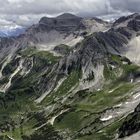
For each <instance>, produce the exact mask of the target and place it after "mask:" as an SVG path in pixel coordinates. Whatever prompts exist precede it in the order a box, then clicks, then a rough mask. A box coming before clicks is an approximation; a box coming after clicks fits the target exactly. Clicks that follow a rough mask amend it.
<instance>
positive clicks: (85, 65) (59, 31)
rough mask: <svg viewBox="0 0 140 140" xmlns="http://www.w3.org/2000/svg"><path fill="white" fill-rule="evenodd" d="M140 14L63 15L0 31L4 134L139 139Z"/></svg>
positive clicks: (20, 138) (33, 139) (5, 139)
mask: <svg viewBox="0 0 140 140" xmlns="http://www.w3.org/2000/svg"><path fill="white" fill-rule="evenodd" d="M139 47H140V14H139V13H135V14H132V15H129V16H126V17H121V18H119V19H117V20H116V21H115V22H114V23H110V22H106V21H103V20H102V19H98V18H95V17H93V18H82V17H78V16H75V15H73V14H70V13H64V14H62V15H59V16H57V17H54V18H48V17H42V18H41V19H40V21H39V22H38V23H37V24H35V25H32V26H31V27H29V28H27V29H26V30H25V31H24V33H22V34H20V35H17V36H10V37H9V36H8V37H7V36H4V37H2V36H1V37H0V139H1V140H131V139H135V140H139V139H140V136H139V134H140V87H139V85H140V48H139Z"/></svg>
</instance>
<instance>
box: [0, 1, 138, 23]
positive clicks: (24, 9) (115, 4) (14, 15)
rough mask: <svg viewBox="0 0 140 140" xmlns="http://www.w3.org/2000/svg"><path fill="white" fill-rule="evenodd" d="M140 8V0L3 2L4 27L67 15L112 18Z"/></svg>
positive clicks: (0, 13) (0, 17) (0, 8)
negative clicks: (67, 13)
mask: <svg viewBox="0 0 140 140" xmlns="http://www.w3.org/2000/svg"><path fill="white" fill-rule="evenodd" d="M139 5H140V0H0V25H1V26H3V25H4V24H5V26H8V25H9V24H11V25H13V26H14V25H15V26H16V25H19V26H29V25H31V24H33V23H36V22H37V21H38V20H39V18H41V17H42V16H56V15H59V14H61V13H64V12H70V13H73V14H76V15H79V16H89V17H92V16H98V17H103V18H104V19H111V18H112V17H113V18H117V17H119V16H121V15H127V14H129V13H133V12H140V8H139Z"/></svg>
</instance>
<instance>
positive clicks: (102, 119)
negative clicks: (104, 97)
mask: <svg viewBox="0 0 140 140" xmlns="http://www.w3.org/2000/svg"><path fill="white" fill-rule="evenodd" d="M112 118H113V116H111V115H109V116H107V117H104V118H101V119H100V120H101V121H103V122H104V121H109V120H110V119H112Z"/></svg>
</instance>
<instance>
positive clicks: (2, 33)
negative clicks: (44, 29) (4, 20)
mask: <svg viewBox="0 0 140 140" xmlns="http://www.w3.org/2000/svg"><path fill="white" fill-rule="evenodd" d="M25 30H26V29H25V28H22V27H17V28H12V29H11V28H7V29H0V37H14V36H19V35H21V34H23V33H24V32H25Z"/></svg>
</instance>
